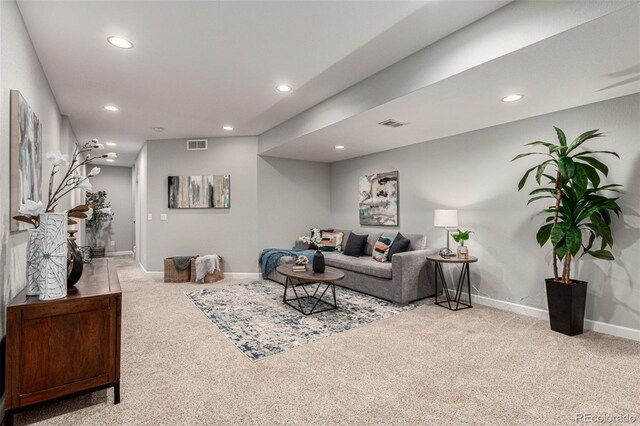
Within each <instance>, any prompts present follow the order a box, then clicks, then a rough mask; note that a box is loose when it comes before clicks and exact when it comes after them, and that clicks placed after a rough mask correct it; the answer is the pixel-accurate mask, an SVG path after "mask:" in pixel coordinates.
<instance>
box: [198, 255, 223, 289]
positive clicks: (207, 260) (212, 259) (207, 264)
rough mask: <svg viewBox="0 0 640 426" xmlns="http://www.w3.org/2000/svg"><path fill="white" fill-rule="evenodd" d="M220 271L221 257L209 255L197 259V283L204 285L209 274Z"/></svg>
mask: <svg viewBox="0 0 640 426" xmlns="http://www.w3.org/2000/svg"><path fill="white" fill-rule="evenodd" d="M219 270H220V256H218V255H217V254H207V255H204V256H198V257H196V282H198V283H202V282H203V281H204V277H205V275H207V274H212V273H214V272H215V271H219Z"/></svg>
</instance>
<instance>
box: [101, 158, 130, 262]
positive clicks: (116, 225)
mask: <svg viewBox="0 0 640 426" xmlns="http://www.w3.org/2000/svg"><path fill="white" fill-rule="evenodd" d="M91 183H92V185H93V190H94V191H107V200H108V201H110V202H111V208H112V209H113V212H114V218H113V220H112V221H111V225H110V226H109V227H108V228H106V229H105V232H104V235H103V237H102V240H101V242H102V244H104V246H105V247H106V250H107V253H108V252H127V251H132V250H133V204H132V201H133V194H132V186H131V167H114V166H101V167H100V174H99V175H98V176H95V177H94V178H93V179H91Z"/></svg>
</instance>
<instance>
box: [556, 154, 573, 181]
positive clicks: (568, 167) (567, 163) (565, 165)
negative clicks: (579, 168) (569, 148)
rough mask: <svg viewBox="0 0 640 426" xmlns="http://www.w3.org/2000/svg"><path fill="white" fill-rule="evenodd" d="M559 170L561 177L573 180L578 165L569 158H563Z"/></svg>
mask: <svg viewBox="0 0 640 426" xmlns="http://www.w3.org/2000/svg"><path fill="white" fill-rule="evenodd" d="M558 168H559V169H560V175H561V176H562V177H563V178H565V179H571V178H572V177H573V175H574V174H575V172H576V165H575V164H574V163H573V160H572V159H571V158H569V157H561V158H560V159H559V160H558Z"/></svg>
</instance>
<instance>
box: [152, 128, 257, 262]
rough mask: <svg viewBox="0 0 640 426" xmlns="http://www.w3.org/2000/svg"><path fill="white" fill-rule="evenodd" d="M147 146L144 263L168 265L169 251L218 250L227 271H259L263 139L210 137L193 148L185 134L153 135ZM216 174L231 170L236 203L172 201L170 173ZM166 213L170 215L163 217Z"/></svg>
mask: <svg viewBox="0 0 640 426" xmlns="http://www.w3.org/2000/svg"><path fill="white" fill-rule="evenodd" d="M146 147H147V153H146V165H147V170H146V172H147V177H146V199H147V200H146V202H147V205H146V211H145V208H144V207H143V208H142V209H141V216H142V217H141V221H142V223H145V225H146V229H145V225H143V226H142V227H141V229H142V234H143V235H141V240H142V241H144V243H143V244H144V246H143V247H141V252H140V255H141V262H142V264H143V266H144V267H145V268H146V269H147V270H148V271H162V269H163V259H164V258H165V257H170V256H176V255H192V254H211V253H215V254H219V255H221V256H223V257H224V258H225V268H226V272H241V273H244V272H255V271H257V263H256V262H257V251H258V232H257V231H258V229H257V228H258V227H257V223H258V206H257V185H258V180H257V163H256V162H257V158H258V157H257V139H256V138H253V137H247V138H219V139H209V150H208V151H187V150H186V142H185V140H184V139H179V140H159V141H149V142H148V143H147V145H146ZM213 174H228V175H231V208H230V209H169V208H168V207H167V205H168V198H167V189H168V180H167V178H168V176H189V175H213ZM139 184H140V183H139ZM143 184H144V182H143ZM148 214H152V217H153V219H152V220H151V221H149V220H147V215H148ZM161 214H166V215H167V219H168V220H167V221H161V220H160V215H161Z"/></svg>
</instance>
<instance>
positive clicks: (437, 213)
mask: <svg viewBox="0 0 640 426" xmlns="http://www.w3.org/2000/svg"><path fill="white" fill-rule="evenodd" d="M433 226H435V227H436V228H445V229H446V230H447V248H442V249H440V256H442V257H451V256H453V255H454V254H453V252H452V251H451V250H450V249H449V238H450V232H451V231H456V230H457V229H458V210H455V209H436V210H434V212H433Z"/></svg>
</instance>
